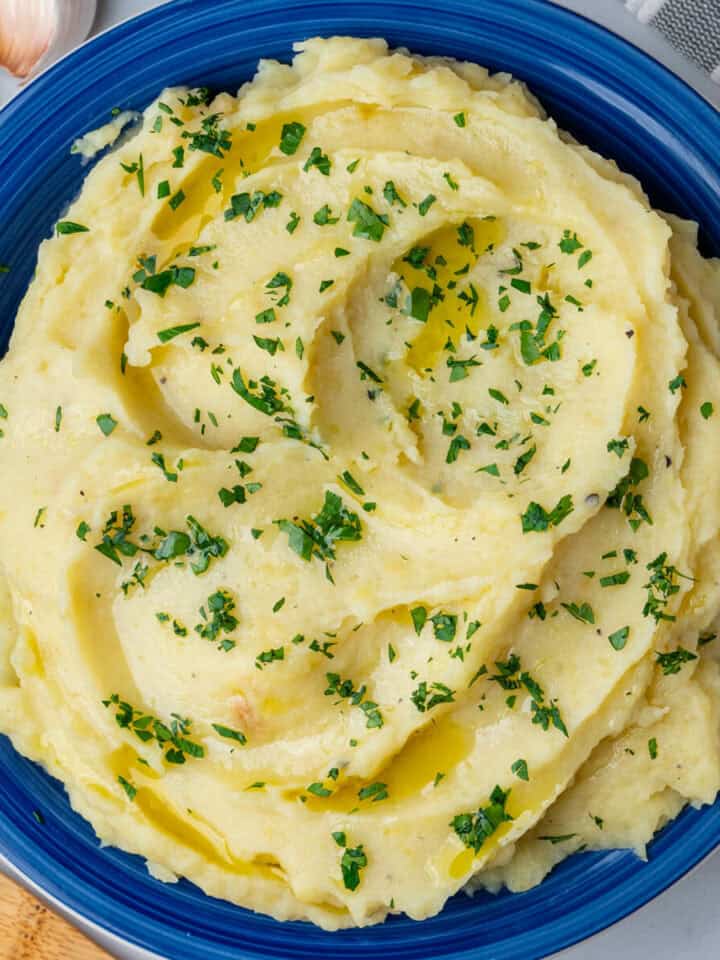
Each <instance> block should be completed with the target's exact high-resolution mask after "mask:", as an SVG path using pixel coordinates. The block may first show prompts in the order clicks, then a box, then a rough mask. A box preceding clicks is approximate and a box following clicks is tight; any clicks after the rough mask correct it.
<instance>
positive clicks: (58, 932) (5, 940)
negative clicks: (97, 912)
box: [0, 875, 111, 960]
mask: <svg viewBox="0 0 720 960" xmlns="http://www.w3.org/2000/svg"><path fill="white" fill-rule="evenodd" d="M0 960H111V957H110V955H109V954H108V953H106V952H105V951H104V950H101V949H100V947H96V946H95V944H94V943H92V942H91V941H90V940H88V939H87V937H85V936H84V935H83V934H82V933H80V932H79V931H78V930H76V929H75V927H72V926H71V925H70V924H69V923H67V921H65V920H63V919H62V918H61V917H59V916H57V914H55V913H53V912H52V910H48V908H47V907H45V906H43V904H42V903H40V901H39V900H36V899H35V897H33V896H32V894H30V893H28V892H27V891H26V890H23V888H22V887H19V886H17V884H15V883H13V881H12V880H8V879H7V877H4V876H2V875H0Z"/></svg>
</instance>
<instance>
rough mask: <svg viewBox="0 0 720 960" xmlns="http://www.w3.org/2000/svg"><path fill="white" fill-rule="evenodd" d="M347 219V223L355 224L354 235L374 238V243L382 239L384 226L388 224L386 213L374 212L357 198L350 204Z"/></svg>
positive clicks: (365, 238) (364, 238)
mask: <svg viewBox="0 0 720 960" xmlns="http://www.w3.org/2000/svg"><path fill="white" fill-rule="evenodd" d="M347 219H348V222H349V223H354V224H355V226H354V228H353V236H354V237H361V238H362V239H363V240H374V241H375V242H376V243H379V242H380V241H381V240H382V237H383V233H384V232H385V228H386V227H387V226H389V225H390V221H389V219H388V217H387V215H386V214H384V213H376V212H375V211H374V210H373V208H372V207H371V206H369V205H368V204H367V203H365V201H364V200H358V199H357V198H355V199H354V200H353V202H352V203H351V204H350V209H349V210H348V215H347Z"/></svg>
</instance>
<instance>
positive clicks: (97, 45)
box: [0, 0, 720, 960]
mask: <svg viewBox="0 0 720 960" xmlns="http://www.w3.org/2000/svg"><path fill="white" fill-rule="evenodd" d="M501 4H502V6H504V7H505V8H506V9H510V10H515V11H517V12H518V13H520V14H524V15H526V16H528V17H529V19H531V20H532V19H533V18H535V17H537V18H540V19H542V20H546V21H548V23H549V22H550V21H554V22H555V25H556V27H557V29H558V30H562V29H567V30H574V31H575V32H576V34H577V35H580V34H582V35H583V38H584V40H585V41H586V42H587V44H588V46H593V45H596V47H597V48H603V52H604V53H605V54H608V53H610V54H612V56H613V57H615V58H616V59H617V60H624V61H625V62H624V68H625V69H626V70H629V71H630V72H633V71H637V75H640V74H642V77H643V83H644V84H645V85H646V86H649V87H651V88H652V87H653V86H654V87H655V88H656V94H657V95H658V96H659V95H660V91H661V89H662V91H663V93H664V94H666V95H667V97H668V102H673V101H674V103H675V105H677V104H680V106H681V108H682V110H683V111H685V112H686V113H687V114H690V115H692V118H693V119H694V121H695V122H696V124H697V127H696V128H694V129H693V130H692V132H689V133H688V136H693V137H695V145H696V147H697V146H700V145H701V144H702V139H703V137H707V138H709V141H710V143H715V144H717V145H720V118H719V117H718V114H717V112H716V110H715V109H714V107H713V106H712V104H711V103H709V102H708V101H707V100H706V99H705V98H704V97H703V96H702V95H701V94H700V93H698V92H697V91H696V90H694V89H693V88H692V87H691V86H690V85H689V84H688V83H687V82H685V80H684V79H682V78H681V77H679V76H677V75H676V74H674V73H673V72H672V71H671V70H669V69H668V68H667V67H666V66H664V65H663V64H662V63H659V62H658V61H656V60H655V59H653V58H652V57H651V56H649V55H648V54H647V53H646V52H645V51H643V50H642V49H641V48H639V47H637V46H636V45H635V44H633V43H632V42H630V41H628V40H626V39H624V38H622V37H620V36H618V35H616V34H613V33H611V32H610V31H608V30H607V29H606V28H604V27H603V26H601V25H599V24H597V23H595V22H594V21H592V20H590V19H588V18H587V17H585V16H583V15H582V14H579V13H577V12H575V11H572V10H569V9H567V8H563V7H558V6H556V5H555V4H554V3H552V2H551V0H482V2H481V3H478V2H475V3H471V2H468V0H434V5H435V6H436V7H452V8H453V9H454V11H455V12H456V13H461V12H464V13H465V14H466V15H468V16H470V15H472V13H473V12H477V9H478V7H481V8H483V9H485V8H495V10H496V11H500V8H501ZM193 5H194V6H195V7H196V8H197V7H198V6H199V4H197V0H169V2H166V3H163V4H161V5H160V6H157V7H154V8H152V9H150V10H148V11H146V12H144V13H142V14H140V15H138V16H135V17H131V18H128V19H127V20H125V21H123V22H121V23H120V24H117V25H115V26H114V27H111V28H109V29H108V30H106V31H104V32H103V33H101V34H99V35H97V36H96V37H94V38H92V39H91V40H89V41H87V42H86V43H85V44H83V45H82V46H80V47H79V48H77V49H76V50H74V51H72V52H71V53H69V54H67V55H66V56H65V57H63V58H62V59H61V60H60V61H58V62H57V63H55V64H54V65H52V66H51V67H50V68H48V69H47V70H46V71H44V72H43V73H42V74H41V75H40V76H38V77H37V78H36V79H35V80H34V81H33V82H32V83H31V84H30V85H29V86H28V87H26V88H25V89H23V90H22V91H20V92H19V93H18V94H17V95H16V96H15V97H14V98H13V99H12V100H11V101H10V102H9V103H8V104H7V105H6V106H5V107H4V108H3V109H2V110H0V151H2V150H3V149H4V148H6V147H8V141H9V139H10V137H11V136H12V132H13V131H12V129H11V128H12V126H13V123H14V122H15V119H16V117H17V118H18V119H19V121H20V122H21V121H22V113H23V111H25V110H26V108H27V109H31V108H32V106H33V104H36V103H39V102H40V100H41V99H42V97H43V96H45V95H52V94H53V92H54V91H55V88H56V87H57V93H59V92H60V90H61V89H62V83H63V78H64V74H65V73H66V72H68V71H70V70H72V69H73V67H74V66H75V65H76V64H80V63H82V62H83V61H85V60H87V59H88V58H89V57H93V56H95V55H100V54H108V53H110V52H112V49H113V47H116V46H118V45H120V44H122V43H125V42H126V41H127V40H132V38H133V35H135V38H136V39H137V35H138V33H139V32H141V31H146V30H151V29H155V27H157V26H158V25H159V24H162V22H163V21H164V20H165V19H166V18H168V17H169V16H171V15H172V14H174V13H176V12H177V11H179V10H181V9H182V8H186V9H187V10H188V11H189V10H191V8H192V6H193ZM227 5H228V0H203V8H204V10H208V9H209V8H211V7H218V8H221V7H223V6H227ZM363 5H364V7H365V8H366V10H367V11H368V12H369V11H370V10H372V12H373V13H377V12H379V11H380V10H381V9H382V7H383V6H384V5H385V4H384V2H383V0H365V2H364V4H363ZM416 5H417V2H416V0H395V7H398V8H407V9H411V8H412V7H414V6H416ZM429 5H430V4H423V5H422V6H423V7H427V6H429ZM337 6H338V2H337V0H311V2H310V3H303V2H302V0H245V3H244V11H245V13H244V15H245V16H246V17H250V16H251V15H252V14H253V13H256V12H259V11H271V10H273V9H274V10H275V11H276V12H278V13H280V12H283V11H284V12H288V11H290V10H291V9H294V8H298V7H305V8H307V7H314V8H325V12H326V13H328V14H329V13H330V11H331V10H332V9H333V8H337ZM340 6H341V7H342V0H340ZM443 12H444V11H443ZM571 24H572V27H571ZM403 25H404V26H405V25H406V23H405V21H403ZM324 32H325V33H326V34H329V33H330V32H332V31H324ZM365 35H367V36H369V35H372V34H370V33H366V34H365ZM713 128H714V129H713ZM705 160H706V162H707V163H708V168H709V169H713V172H714V173H717V174H718V176H717V178H715V181H714V188H716V187H715V185H716V184H717V183H720V167H718V168H717V170H715V169H714V168H715V167H717V162H716V161H715V163H711V162H710V161H709V159H708V157H707V156H706V158H705ZM704 815H707V816H706V817H705V819H706V821H707V819H708V817H709V816H710V815H713V817H712V822H711V824H710V829H709V830H706V831H705V834H707V835H703V836H702V837H700V838H699V839H698V841H697V842H696V844H695V846H694V847H692V849H691V850H690V851H689V855H688V856H682V857H676V858H674V860H673V862H672V863H671V864H670V867H669V869H668V870H667V871H666V872H665V874H664V875H660V876H656V875H654V874H652V875H651V874H648V879H647V881H641V882H639V883H637V884H635V886H634V888H633V890H632V896H630V897H628V898H627V900H626V902H625V903H624V904H622V905H619V904H618V903H617V902H616V903H615V904H614V908H613V909H612V910H608V911H606V912H605V914H604V915H601V914H600V913H597V912H596V913H595V915H594V917H593V919H592V920H586V922H585V924H584V925H575V926H574V927H573V929H566V930H565V931H564V932H560V933H559V934H556V935H555V936H554V937H553V936H551V935H550V936H549V937H548V939H547V940H546V942H545V946H544V948H543V952H542V953H541V954H532V956H533V957H537V958H539V957H541V956H548V955H549V954H550V953H555V952H556V951H558V950H561V949H564V948H567V947H569V946H571V945H573V944H575V943H578V942H579V941H581V940H584V939H586V938H587V937H589V936H592V935H594V934H596V933H598V932H600V931H601V930H603V929H605V928H606V927H608V926H610V925H611V924H613V923H616V922H618V921H619V920H621V919H623V918H624V917H626V916H628V915H629V914H631V913H633V912H634V911H635V910H637V909H639V908H640V907H642V906H643V905H645V904H647V903H648V902H649V901H650V900H652V899H654V898H655V897H656V896H658V895H659V894H660V893H662V892H663V891H665V890H667V889H668V888H669V887H670V886H672V885H673V884H674V883H676V882H677V881H678V880H680V879H681V878H682V877H683V876H685V875H686V874H687V873H688V872H690V871H691V870H693V869H694V868H695V867H697V866H698V865H699V864H700V863H701V862H702V861H703V860H704V859H706V858H707V857H708V856H710V855H711V854H712V852H713V851H714V850H715V849H716V848H717V847H718V845H720V812H719V809H718V803H717V802H716V804H715V805H714V807H709V808H704V810H703V811H691V810H686V811H685V812H684V813H683V814H682V815H681V818H680V819H683V820H687V819H688V818H689V819H690V820H691V822H692V823H693V824H694V825H697V824H698V823H700V820H701V818H702V817H703V816H704ZM716 820H717V823H716V822H715V821H716ZM675 822H676V823H677V822H679V821H675ZM13 830H14V826H13V824H12V822H11V820H10V819H9V818H7V817H6V816H5V813H4V811H0V855H1V856H3V857H5V858H6V859H7V860H8V861H9V862H10V863H11V864H13V866H14V868H15V870H16V871H17V872H18V873H19V874H20V876H21V877H22V878H24V880H25V882H26V884H27V885H28V886H30V887H31V888H37V889H39V890H41V891H42V892H43V895H44V897H45V898H46V899H47V900H48V901H49V902H50V903H51V904H52V905H58V904H59V905H61V908H62V910H63V912H64V913H65V914H66V915H67V916H69V918H70V919H75V918H80V920H81V921H84V922H85V923H86V924H89V925H90V926H91V927H95V928H97V930H98V931H105V932H106V933H107V934H109V935H110V936H112V937H116V938H119V939H120V940H122V942H124V943H128V944H135V945H136V946H138V947H142V948H144V949H145V950H154V949H156V948H155V947H153V946H152V945H150V944H148V943H147V940H146V938H145V937H141V936H140V935H137V936H136V935H134V934H133V933H132V932H128V930H127V928H123V929H120V928H116V927H114V926H113V924H112V923H109V922H107V921H106V920H105V918H103V916H102V915H101V914H99V913H98V911H97V910H96V909H94V907H93V906H92V904H91V902H90V900H87V901H86V900H84V899H83V898H82V889H81V887H82V885H80V886H79V887H77V888H76V887H75V884H76V883H77V877H76V876H75V875H74V874H73V875H71V876H70V877H69V878H66V879H69V880H71V881H72V883H71V887H72V892H71V893H70V894H68V893H67V892H66V891H64V890H63V888H62V880H63V877H62V876H61V874H62V870H60V871H58V879H57V880H56V879H54V878H50V877H48V876H47V874H44V873H43V862H42V858H40V859H38V853H39V850H38V848H36V847H34V845H33V843H32V842H31V841H29V840H28V839H27V838H25V837H22V836H18V835H15V836H13ZM666 859H667V858H666ZM53 867H55V868H56V867H57V864H54V865H53ZM585 912H587V911H585ZM418 931H422V926H419V927H418ZM548 933H549V934H551V933H552V930H551V928H549V929H548ZM420 935H422V934H420ZM513 955H514V956H516V954H513ZM523 955H524V956H525V957H527V960H530V954H528V953H524V954H523ZM157 956H160V954H157ZM233 956H234V957H235V958H237V960H240V958H241V957H247V958H248V960H256V958H257V956H258V954H255V953H248V954H245V953H239V952H236V951H233ZM445 956H446V958H447V960H470V958H471V957H472V956H477V954H475V953H474V952H473V950H472V948H470V949H468V950H463V951H462V952H460V953H453V954H452V955H450V954H445ZM503 956H506V955H505V954H503ZM508 956H509V955H508Z"/></svg>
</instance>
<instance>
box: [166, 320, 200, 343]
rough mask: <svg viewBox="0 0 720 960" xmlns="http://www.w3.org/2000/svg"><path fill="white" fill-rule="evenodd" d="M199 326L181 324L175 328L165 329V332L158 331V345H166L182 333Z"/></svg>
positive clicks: (195, 324)
mask: <svg viewBox="0 0 720 960" xmlns="http://www.w3.org/2000/svg"><path fill="white" fill-rule="evenodd" d="M199 326H200V324H199V323H182V324H180V325H179V326H177V327H166V328H165V330H158V334H157V338H158V340H159V341H160V343H168V341H170V340H174V339H175V337H179V336H180V335H181V334H183V333H188V332H189V331H190V330H196V329H197V328H198V327H199Z"/></svg>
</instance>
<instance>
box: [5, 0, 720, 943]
mask: <svg viewBox="0 0 720 960" xmlns="http://www.w3.org/2000/svg"><path fill="white" fill-rule="evenodd" d="M332 34H352V35H356V36H384V37H386V38H387V39H388V41H389V42H390V43H391V44H393V45H396V46H397V45H402V46H407V47H409V48H410V49H411V50H413V51H416V52H418V53H426V54H445V55H448V56H452V57H458V58H461V59H463V58H465V59H469V60H474V61H476V62H478V63H481V64H485V65H487V66H489V67H491V68H494V69H500V70H507V71H510V72H512V73H514V74H515V75H516V76H518V77H520V78H522V79H523V80H526V81H527V83H528V84H529V85H530V86H531V88H532V89H533V91H534V92H535V93H536V94H537V95H538V96H539V97H540V98H541V100H542V101H543V103H544V104H545V106H546V107H547V108H548V110H549V111H550V113H551V114H552V115H553V116H554V117H555V118H556V119H557V121H558V123H559V124H560V125H561V126H563V127H565V128H567V129H568V130H570V131H571V132H572V133H573V134H574V135H575V136H576V137H577V138H578V139H579V140H581V141H583V142H585V143H588V144H589V145H590V146H592V147H594V148H596V149H597V150H598V151H600V152H602V153H603V154H605V155H607V156H610V157H613V158H615V159H616V160H617V161H618V163H619V164H620V166H621V167H622V168H624V169H625V170H628V171H630V172H631V173H633V174H635V175H636V176H638V177H639V178H640V179H641V181H642V183H643V184H644V186H645V188H646V190H647V191H648V194H649V196H650V199H651V201H652V203H653V204H654V205H656V206H659V207H661V208H665V209H667V210H671V211H673V212H674V213H678V214H681V215H684V216H688V217H692V218H693V219H696V220H698V221H699V222H700V224H701V227H702V231H701V234H702V245H703V249H704V252H705V253H706V254H713V253H714V254H715V255H717V254H719V253H720V169H719V168H718V157H720V118H719V117H718V115H717V114H716V113H715V111H714V110H713V109H712V108H711V107H710V106H709V105H708V104H707V103H705V102H704V101H703V100H702V99H701V98H700V97H699V96H697V95H696V94H695V93H694V92H693V91H691V90H690V89H689V88H688V87H686V86H685V85H684V84H683V83H682V82H681V81H680V80H678V79H677V78H675V77H674V76H673V75H671V74H670V73H669V72H668V71H666V70H665V69H664V68H663V67H662V66H660V65H659V64H657V63H655V62H654V61H652V60H651V59H649V58H648V57H647V56H646V55H645V54H643V53H642V52H641V51H639V50H637V49H636V48H634V47H632V46H630V45H629V44H627V43H626V42H624V41H622V40H620V39H619V38H617V37H614V36H612V35H610V34H609V33H607V32H606V31H604V30H603V29H602V28H600V27H598V26H596V25H594V24H592V23H590V22H589V21H587V20H584V19H582V18H580V17H578V16H576V15H574V14H571V13H569V12H567V11H565V10H562V9H560V8H557V7H554V6H552V5H550V4H548V3H545V2H543V0H434V2H415V0H395V2H388V0H361V2H354V0H345V2H343V0H242V2H238V0H176V2H174V3H170V4H168V5H166V6H163V7H159V8H156V9H154V10H152V11H150V12H148V13H147V14H145V15H144V16H142V17H140V18H137V19H135V20H132V21H130V22H128V23H125V24H122V25H120V26H118V27H116V28H115V29H114V30H112V31H110V32H109V33H106V34H104V35H102V36H100V37H98V38H96V39H95V40H93V41H92V42H91V43H89V44H88V45H86V46H85V47H83V48H81V49H80V50H78V51H76V52H75V53H74V54H72V55H70V56H69V57H67V58H66V59H65V60H63V61H62V62H60V63H59V64H57V65H56V66H55V67H54V68H52V69H51V70H50V71H49V72H48V73H46V74H44V75H43V76H42V77H40V78H39V79H38V80H36V81H35V82H34V83H33V84H32V85H31V86H30V87H29V88H28V89H27V90H25V91H24V92H23V93H21V94H20V95H19V96H18V97H17V98H16V99H15V100H14V101H13V102H12V103H11V104H10V105H9V106H8V107H6V109H5V110H4V111H2V112H1V113H0V224H1V225H2V229H1V230H0V263H7V264H10V265H11V267H12V269H11V272H10V273H7V274H0V351H1V350H2V349H4V345H5V343H6V341H7V338H8V336H9V333H10V331H11V328H12V324H13V318H14V315H15V312H16V310H17V307H18V304H19V302H20V300H21V298H22V296H23V293H24V291H25V289H26V287H27V284H28V282H29V281H30V278H31V276H32V272H33V269H34V259H35V251H36V249H37V246H38V243H39V242H40V240H41V239H42V238H43V237H45V236H47V235H48V233H49V231H50V229H51V226H52V224H53V223H54V221H55V220H57V218H58V217H59V216H60V215H61V214H62V213H63V211H64V209H65V207H66V205H67V203H68V202H69V201H70V200H71V199H72V198H73V197H74V196H75V195H76V194H77V192H78V191H79V189H80V186H81V183H82V179H83V176H84V173H85V172H86V170H85V169H83V168H82V166H81V164H80V160H79V158H78V157H77V156H71V155H70V153H69V149H70V145H71V143H72V142H73V140H74V139H75V138H76V137H77V136H78V135H80V134H82V133H84V132H85V131H86V130H89V129H91V128H93V127H97V126H99V125H101V124H102V123H105V122H106V121H107V120H108V119H109V115H110V110H111V108H113V107H120V108H122V109H126V108H133V109H142V108H143V107H144V106H145V105H146V104H147V103H148V102H149V101H150V100H151V99H152V98H153V97H154V96H155V95H156V94H157V92H158V91H159V90H160V89H161V88H162V87H163V86H165V85H168V84H176V83H188V84H208V85H211V86H213V87H215V88H223V89H230V90H233V89H234V88H236V87H237V86H238V85H239V84H240V83H241V82H242V81H244V80H247V79H248V78H249V77H251V76H252V74H253V73H254V71H255V67H256V64H257V60H258V58H260V57H278V58H282V59H287V58H288V57H289V55H290V52H291V45H292V42H293V41H295V40H300V39H303V38H305V37H312V36H315V35H326V36H328V35H332ZM34 810H38V811H40V812H41V814H42V816H43V817H44V823H43V824H40V823H38V822H37V821H36V820H35V819H34V817H33V811H34ZM718 842H720V803H716V804H715V805H714V806H712V807H706V808H704V809H703V810H700V811H695V810H687V811H685V813H683V814H682V815H681V816H680V817H679V818H678V819H677V820H675V821H674V822H673V823H672V824H670V826H669V827H667V828H666V829H665V830H664V831H663V832H662V833H661V834H660V835H659V836H658V837H657V839H656V840H655V841H654V842H653V843H652V844H651V847H650V860H649V862H648V863H642V862H641V861H639V860H638V859H637V858H636V857H634V856H633V855H632V854H630V853H626V852H622V851H613V852H609V853H603V854H584V855H579V856H577V855H576V856H574V857H571V858H570V859H569V860H566V861H565V862H564V863H562V864H561V865H560V866H559V867H558V868H557V869H556V870H554V871H553V873H552V874H551V875H550V876H549V877H548V878H547V879H546V880H545V881H544V882H543V883H542V884H541V885H540V886H539V887H536V888H535V889H534V890H530V891H529V892H527V893H524V894H514V895H509V894H500V895H499V896H496V897H494V896H489V895H485V894H483V895H478V896H476V897H475V898H474V899H468V898H467V897H465V896H464V895H462V894H460V895H458V896H457V897H455V898H454V899H453V900H451V901H450V902H449V903H448V905H447V906H446V908H445V910H443V912H442V913H441V914H440V915H438V916H436V917H433V918H431V919H429V920H425V921H423V922H422V923H421V924H419V923H416V922H413V921H412V920H407V919H404V918H394V919H392V920H390V921H389V922H387V923H385V924H383V925H381V926H377V927H371V928H367V929H365V930H349V931H343V932H340V933H334V934H328V933H323V932H322V931H321V930H318V929H316V928H314V927H312V926H310V925H309V924H305V923H286V924H280V923H277V922H275V921H273V920H270V919H269V918H267V917H264V916H260V915H255V914H252V913H249V912H247V911H245V910H242V909H240V908H238V907H234V906H231V905H230V904H228V903H224V902H220V901H217V900H212V899H210V898H207V897H205V896H204V895H203V894H202V893H201V892H200V891H199V890H197V889H196V888H195V887H193V886H192V885H190V884H189V883H186V882H181V883H178V884H175V885H172V886H165V885H162V884H160V883H158V882H156V881H155V880H153V879H151V878H150V877H149V876H148V874H147V872H146V871H145V868H144V866H143V863H142V861H141V860H140V859H139V858H138V857H132V856H128V855H126V854H123V853H120V852H119V851H117V850H113V849H107V850H100V848H99V846H98V843H97V840H96V839H95V838H94V836H93V833H92V830H91V829H90V827H89V826H88V825H87V824H86V823H85V822H84V821H83V820H82V819H81V818H79V817H78V816H76V815H75V814H73V813H72V811H71V809H70V806H69V804H68V801H67V797H66V795H65V792H64V790H63V788H62V787H61V785H60V784H59V783H57V782H56V781H54V780H52V779H51V778H49V777H48V776H47V775H45V774H44V773H43V772H42V771H41V770H40V769H39V768H38V767H37V766H35V765H34V764H32V763H30V762H29V761H27V760H25V759H23V758H22V757H20V756H18V754H16V753H15V752H14V751H13V749H12V747H11V746H10V744H9V742H8V741H7V740H4V739H3V738H0V852H2V853H4V854H5V855H6V856H8V857H9V858H10V859H11V860H12V861H13V863H15V864H16V865H17V866H18V867H19V868H20V870H21V871H23V872H24V873H25V874H26V875H27V876H29V877H31V878H32V879H33V880H35V881H37V882H38V883H39V884H40V885H41V886H42V887H43V888H44V889H45V890H46V891H48V892H49V893H50V894H51V895H53V896H55V897H57V898H58V899H59V900H61V901H62V902H63V903H65V904H66V905H68V906H69V907H71V908H72V909H74V910H75V911H77V912H78V913H80V914H82V915H83V916H84V917H87V918H88V919H90V920H91V921H93V922H95V923H98V924H100V925H101V926H102V927H104V928H106V929H107V930H110V931H112V932H114V933H115V934H118V935H120V936H121V937H124V938H125V939H126V940H128V941H129V942H131V943H135V944H139V945H142V946H144V947H146V948H147V949H150V950H153V951H155V952H156V953H158V954H160V955H162V956H166V957H169V958H172V960H221V958H222V960H227V958H233V960H250V958H254V960H259V958H271V957H272V958H275V957H276V958H282V960H292V958H299V957H313V958H316V960H347V958H348V957H360V956H363V957H365V956H368V957H371V956H382V957H383V960H401V958H402V960H431V958H432V960H449V958H453V960H471V958H472V960H519V958H522V960H536V958H540V957H543V956H546V955H547V954H549V953H553V952H555V951H557V950H559V949H561V948H562V947H565V946H568V945H569V944H572V943H574V942H576V941H578V940H580V939H582V938H584V937H587V936H589V935H590V934H592V933H594V932H596V931H597V930H600V929H602V928H603V927H605V926H607V925H608V924H610V923H612V922H614V921H615V920H618V919H619V918H621V917H623V916H625V915H626V914H627V913H629V912H631V911H632V910H634V909H636V908H637V907H638V906H640V905H642V904H643V903H645V902H647V901H648V900H649V899H651V898H652V897H653V896H655V895H656V894H657V893H659V892H660V891H661V890H663V889H664V888H665V887H667V886H668V885H669V884H670V883H672V882H673V881H674V880H676V879H677V878H678V877H680V876H682V875H683V874H684V873H685V872H686V871H687V870H688V869H689V868H690V867H692V866H693V865H694V864H696V863H697V862H698V861H699V860H700V859H702V858H703V857H704V856H705V855H707V854H708V853H709V852H710V851H711V850H712V849H713V848H714V847H715V846H716V845H717V844H718Z"/></svg>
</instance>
